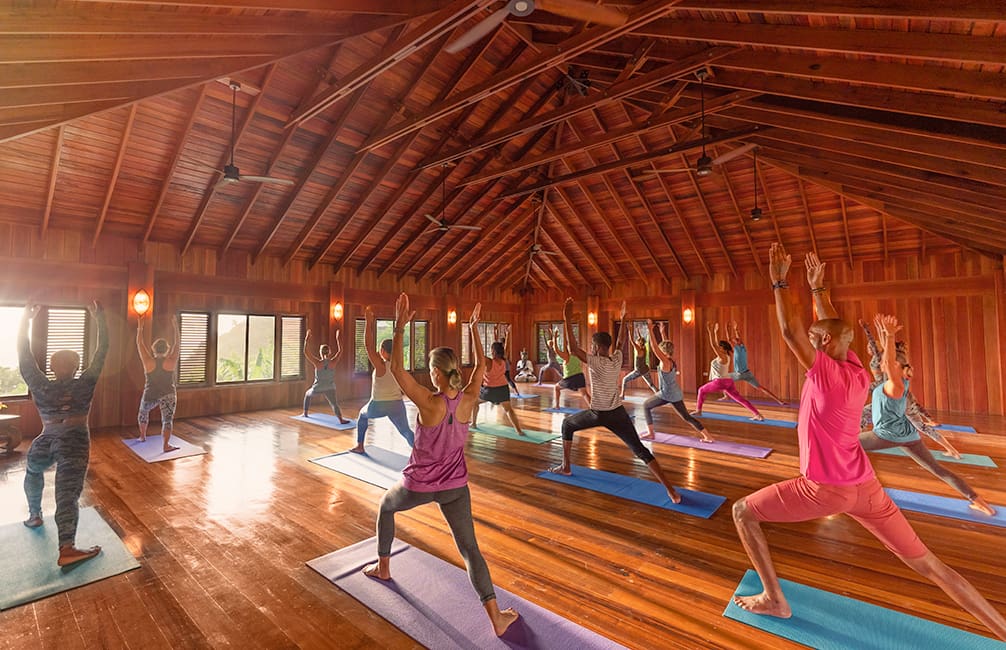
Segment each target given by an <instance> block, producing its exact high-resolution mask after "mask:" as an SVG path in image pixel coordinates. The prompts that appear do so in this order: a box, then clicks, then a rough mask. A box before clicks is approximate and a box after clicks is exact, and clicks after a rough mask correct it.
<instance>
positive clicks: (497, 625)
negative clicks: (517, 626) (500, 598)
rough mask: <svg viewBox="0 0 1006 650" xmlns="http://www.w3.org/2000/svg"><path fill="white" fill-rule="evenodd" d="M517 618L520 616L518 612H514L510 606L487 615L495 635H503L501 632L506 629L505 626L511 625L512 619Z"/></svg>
mask: <svg viewBox="0 0 1006 650" xmlns="http://www.w3.org/2000/svg"><path fill="white" fill-rule="evenodd" d="M518 618H520V614H518V613H517V612H515V611H514V610H513V608H512V607H507V608H506V609H504V610H500V611H498V612H496V613H495V614H490V616H489V619H490V620H491V621H492V624H493V631H494V632H495V633H496V636H503V633H504V632H506V631H507V628H508V627H510V626H511V625H513V623H514V621H516V620H517V619H518Z"/></svg>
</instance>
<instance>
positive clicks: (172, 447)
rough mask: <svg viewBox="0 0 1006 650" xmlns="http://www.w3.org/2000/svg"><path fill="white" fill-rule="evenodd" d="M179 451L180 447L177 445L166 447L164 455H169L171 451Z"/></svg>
mask: <svg viewBox="0 0 1006 650" xmlns="http://www.w3.org/2000/svg"><path fill="white" fill-rule="evenodd" d="M177 450H178V447H177V446H176V445H164V453H168V452H169V451H177Z"/></svg>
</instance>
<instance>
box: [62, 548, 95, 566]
mask: <svg viewBox="0 0 1006 650" xmlns="http://www.w3.org/2000/svg"><path fill="white" fill-rule="evenodd" d="M98 553H101V547H100V546H92V547H91V548H76V547H74V546H61V547H59V558H58V559H57V560H56V564H57V565H59V566H69V565H71V564H76V563H78V562H83V561H84V560H90V559H91V558H92V557H94V556H95V555H97V554H98Z"/></svg>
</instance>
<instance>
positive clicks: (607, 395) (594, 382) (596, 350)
mask: <svg viewBox="0 0 1006 650" xmlns="http://www.w3.org/2000/svg"><path fill="white" fill-rule="evenodd" d="M625 314H626V309H625V302H624V301H623V302H622V312H621V320H622V324H623V325H622V327H620V328H619V330H618V341H616V342H615V347H614V352H612V347H611V334H609V333H607V332H598V333H596V334H594V335H593V336H592V337H591V345H590V354H587V353H586V352H585V351H584V350H583V348H581V347H580V342H579V341H577V340H576V339H575V338H573V327H572V325H571V324H570V321H572V320H573V299H572V298H567V299H566V304H565V305H563V308H562V319H563V327H564V329H565V335H566V341H567V345H568V346H569V353H570V354H571V355H573V356H575V357H577V358H578V359H580V361H582V362H584V363H586V364H587V371H588V372H589V373H590V385H591V388H592V389H593V392H592V394H591V400H590V408H589V409H587V410H584V411H580V412H579V413H574V414H573V415H570V416H568V417H566V418H565V419H564V420H563V421H562V464H561V465H557V466H555V467H551V468H549V471H550V472H553V473H555V474H565V475H567V476H568V475H570V474H571V473H572V471H571V470H570V461H569V456H570V452H572V450H573V434H574V433H575V432H577V431H581V430H583V429H590V428H591V427H604V428H606V429H608V430H609V431H611V432H612V433H614V434H615V435H616V436H618V437H619V438H620V439H621V440H622V442H624V443H625V445H626V446H627V447H628V448H629V449H630V450H632V453H634V454H635V455H636V457H637V458H639V459H640V460H642V461H643V462H644V463H646V467H647V468H648V469H649V470H650V472H652V473H653V476H654V477H656V479H657V480H658V481H660V484H661V485H663V486H664V488H665V489H666V490H667V496H669V497H670V499H671V501H673V502H674V503H681V495H679V494H678V493H677V492H676V491H675V490H674V486H672V485H671V484H670V482H669V481H668V480H667V479H666V478H665V477H664V473H663V471H662V470H661V469H660V463H658V462H657V459H656V458H654V456H653V454H652V453H651V452H650V450H649V449H647V448H646V447H645V446H644V445H643V443H642V442H641V441H640V440H639V434H638V433H636V427H635V426H633V424H632V420H631V419H629V414H628V413H626V411H625V407H624V406H622V400H621V397H620V395H621V384H620V379H621V375H622V350H621V347H622V346H621V342H622V333H623V332H625V330H626V326H625V323H626V320H625Z"/></svg>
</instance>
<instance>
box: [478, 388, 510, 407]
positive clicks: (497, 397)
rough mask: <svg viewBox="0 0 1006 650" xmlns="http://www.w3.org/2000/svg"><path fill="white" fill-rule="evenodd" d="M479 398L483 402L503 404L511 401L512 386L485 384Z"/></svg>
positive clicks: (480, 390)
mask: <svg viewBox="0 0 1006 650" xmlns="http://www.w3.org/2000/svg"><path fill="white" fill-rule="evenodd" d="M479 399H480V400H482V401H483V402H492V403H493V404H502V403H503V402H509V401H510V387H509V386H508V385H506V384H503V385H502V386H483V387H482V388H480V389H479Z"/></svg>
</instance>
